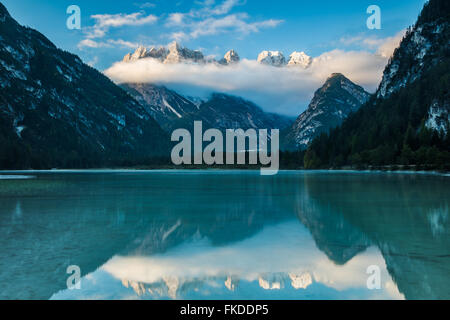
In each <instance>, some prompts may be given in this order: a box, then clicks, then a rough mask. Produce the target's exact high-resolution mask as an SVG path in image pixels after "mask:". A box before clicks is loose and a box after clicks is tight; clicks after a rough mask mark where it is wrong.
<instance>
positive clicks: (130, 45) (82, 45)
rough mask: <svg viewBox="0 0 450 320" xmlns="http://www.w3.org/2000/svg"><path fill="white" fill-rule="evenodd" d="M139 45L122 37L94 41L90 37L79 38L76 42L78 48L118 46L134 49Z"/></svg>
mask: <svg viewBox="0 0 450 320" xmlns="http://www.w3.org/2000/svg"><path fill="white" fill-rule="evenodd" d="M138 46H139V44H138V43H136V42H130V41H125V40H122V39H117V40H116V39H109V40H106V41H95V40H92V39H84V40H81V41H80V43H78V48H79V49H80V50H82V49H84V48H114V47H120V48H130V49H135V48H137V47H138Z"/></svg>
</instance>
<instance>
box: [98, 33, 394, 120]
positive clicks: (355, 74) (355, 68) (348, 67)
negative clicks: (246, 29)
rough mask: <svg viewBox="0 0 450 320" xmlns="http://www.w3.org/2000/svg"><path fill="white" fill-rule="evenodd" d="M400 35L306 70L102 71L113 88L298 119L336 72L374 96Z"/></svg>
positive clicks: (256, 66)
mask: <svg viewBox="0 0 450 320" xmlns="http://www.w3.org/2000/svg"><path fill="white" fill-rule="evenodd" d="M399 37H400V35H398V36H396V37H392V38H387V39H386V41H384V42H382V43H380V45H379V47H378V49H377V51H376V52H375V53H372V52H369V51H364V50H363V51H343V50H333V51H329V52H326V53H323V54H322V55H320V56H318V57H315V58H314V59H313V61H312V64H311V66H310V67H309V68H307V69H303V68H301V67H295V66H286V67H279V68H278V67H272V66H267V65H262V64H260V63H258V62H257V61H255V60H247V59H244V60H242V61H241V62H240V63H238V64H235V65H230V66H221V65H216V64H199V65H197V64H182V63H181V64H163V63H161V62H159V61H157V60H154V59H151V58H148V59H141V60H137V61H134V62H126V63H124V62H118V63H115V64H114V65H113V66H111V67H110V68H109V69H107V70H105V74H106V75H107V76H108V77H110V78H111V79H112V80H113V81H115V82H117V83H125V82H132V83H154V84H161V85H166V86H168V87H169V88H170V87H172V88H174V87H176V88H177V89H178V90H180V91H182V93H184V94H188V95H195V92H196V89H197V92H200V91H202V92H203V93H205V92H213V91H217V92H224V93H229V94H235V95H239V96H242V97H244V98H246V99H249V100H251V101H253V102H255V103H256V104H258V105H260V106H261V107H262V108H263V109H264V110H266V111H269V112H277V113H281V114H286V115H291V116H298V115H299V114H300V113H301V112H302V111H304V110H305V108H306V107H307V106H308V104H309V102H310V100H311V98H312V96H313V94H314V92H315V90H317V89H318V88H319V87H321V86H322V85H323V83H324V81H325V80H326V79H327V78H328V77H329V76H330V75H331V74H332V73H335V72H340V73H342V74H344V75H345V76H346V77H348V78H349V79H350V80H352V81H353V82H355V83H356V84H359V85H361V86H363V87H364V88H365V89H366V90H368V91H369V92H374V91H375V90H376V88H377V86H378V84H379V83H380V81H381V78H382V74H383V70H384V68H385V66H386V64H387V62H388V59H389V57H390V56H391V54H392V52H393V50H394V49H395V47H396V46H397V45H398V43H399V40H400V39H399ZM183 91H184V92H183Z"/></svg>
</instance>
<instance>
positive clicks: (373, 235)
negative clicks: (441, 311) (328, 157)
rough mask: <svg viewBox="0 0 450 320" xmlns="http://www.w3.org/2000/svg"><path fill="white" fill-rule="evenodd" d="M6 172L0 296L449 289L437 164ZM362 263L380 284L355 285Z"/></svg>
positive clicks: (339, 295)
mask: <svg viewBox="0 0 450 320" xmlns="http://www.w3.org/2000/svg"><path fill="white" fill-rule="evenodd" d="M11 176H12V177H11ZM7 178H8V179H7ZM7 178H5V179H1V180H0V197H1V198H2V204H3V205H2V207H1V208H0V217H1V219H2V220H1V221H2V223H1V224H0V232H1V233H2V234H3V235H4V236H3V237H2V238H1V239H0V245H1V246H2V248H3V249H2V251H1V254H0V270H1V272H0V282H1V283H8V285H7V286H4V289H3V290H2V292H1V298H8V299H16V298H31V299H48V298H52V299H429V298H448V297H449V296H448V294H449V293H448V285H449V283H448V278H447V275H448V274H449V271H450V270H449V268H450V263H449V262H450V261H449V255H448V248H449V247H450V243H449V239H450V237H449V234H448V233H449V230H450V228H449V223H450V222H449V212H448V210H449V209H448V208H449V199H450V197H449V188H448V177H446V176H439V175H412V174H382V173H379V174H377V173H352V172H346V173H342V172H341V173H333V172H331V173H330V172H320V171H319V172H315V173H305V172H281V173H280V174H279V175H277V176H274V177H270V178H268V179H267V177H261V176H259V173H258V172H256V171H255V172H253V171H244V172H242V171H195V172H193V171H179V172H167V171H153V172H139V173H138V172H133V171H111V172H107V171H97V172H96V171H94V172H92V171H89V172H82V171H81V172H80V171H79V172H59V173H57V172H48V173H45V172H39V173H32V174H29V175H27V176H21V177H19V178H20V179H15V178H14V173H12V174H10V175H9V176H7ZM225 194H226V197H225V196H224V195H225ZM44 199H45V201H44ZM24 230H27V232H24ZM13 238H14V241H12V240H11V239H13ZM55 239H57V240H58V241H55ZM69 265H78V266H79V267H80V269H81V271H82V280H81V289H80V290H68V289H67V285H66V280H67V278H68V276H69V275H68V274H67V273H66V270H67V267H68V266H69ZM369 266H377V267H378V268H379V270H380V280H381V289H379V290H369V289H368V287H367V281H368V278H369V276H370V275H369V274H367V269H368V267H369ZM17 270H20V273H19V272H17Z"/></svg>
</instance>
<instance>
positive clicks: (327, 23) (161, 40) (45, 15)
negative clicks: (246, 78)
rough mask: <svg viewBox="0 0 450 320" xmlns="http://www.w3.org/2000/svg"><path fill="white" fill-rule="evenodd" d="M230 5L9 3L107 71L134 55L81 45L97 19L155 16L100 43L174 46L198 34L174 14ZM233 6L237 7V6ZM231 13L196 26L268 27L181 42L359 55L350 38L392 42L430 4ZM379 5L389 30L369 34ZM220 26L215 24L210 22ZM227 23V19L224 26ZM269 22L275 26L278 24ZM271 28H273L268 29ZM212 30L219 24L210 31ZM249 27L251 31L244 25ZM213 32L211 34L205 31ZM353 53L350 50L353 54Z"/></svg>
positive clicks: (353, 2) (218, 50)
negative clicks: (72, 15) (75, 25)
mask: <svg viewBox="0 0 450 320" xmlns="http://www.w3.org/2000/svg"><path fill="white" fill-rule="evenodd" d="M225 1H226V0H223V1H221V0H216V1H213V0H206V1H198V0H197V1H187V0H174V1H167V0H150V1H144V0H129V1H106V0H96V1H92V0H89V1H87V0H70V1H65V0H58V1H54V0H52V1H50V0H40V1H35V0H3V1H2V2H3V4H4V5H5V6H6V7H7V8H8V10H9V11H10V13H11V14H12V15H13V17H14V18H15V19H16V20H18V21H19V22H20V23H21V24H24V25H28V26H30V27H33V28H36V29H38V30H39V31H41V32H42V33H44V34H45V35H46V36H47V37H48V38H50V40H52V41H53V42H54V43H56V44H57V45H58V46H59V47H61V48H63V49H65V50H68V51H71V52H74V53H76V54H79V55H80V56H81V57H82V58H83V60H84V61H86V62H95V66H96V67H98V68H99V69H105V68H107V67H109V66H110V65H111V64H112V63H113V62H114V61H117V60H119V59H120V58H122V57H123V55H124V54H126V53H127V52H129V51H132V48H128V47H126V46H124V45H121V44H119V43H118V42H115V44H114V45H113V44H111V43H110V45H108V46H107V47H102V48H88V47H84V48H80V46H79V43H80V41H82V40H83V39H85V38H86V27H92V26H93V25H94V24H95V22H96V20H95V19H93V18H92V16H93V15H104V14H133V13H141V15H140V16H139V18H145V17H147V16H149V15H154V16H155V17H156V18H157V20H156V21H155V22H154V23H148V24H143V25H139V26H127V25H124V26H121V27H116V28H110V29H109V30H108V31H107V33H106V35H105V36H104V37H102V38H97V39H93V40H95V41H105V40H123V41H127V42H130V43H129V44H128V45H131V44H137V43H139V44H143V45H160V44H167V43H169V42H170V41H171V40H172V39H173V36H174V35H173V34H174V33H178V36H180V33H182V32H184V33H187V32H189V31H191V30H192V29H191V28H188V27H187V26H186V25H183V26H176V25H173V26H169V25H168V20H169V19H170V15H171V14H172V13H188V12H199V11H200V10H202V9H204V8H205V7H210V8H211V9H214V8H218V7H219V6H220V5H221V4H223V3H224V2H225ZM229 1H230V0H229ZM230 2H231V4H232V5H231V6H230V8H229V10H227V9H226V8H225V9H223V10H222V12H223V14H217V15H212V14H211V15H208V14H203V15H201V16H200V15H199V17H198V18H195V20H194V21H190V24H191V25H192V24H193V23H196V24H197V26H198V28H200V25H199V23H200V22H201V21H205V20H207V19H215V20H216V21H217V20H220V19H222V18H224V17H230V16H235V17H238V18H237V20H236V21H238V22H241V21H243V22H244V23H246V24H247V27H248V28H251V26H252V25H253V26H254V25H257V24H258V23H260V27H256V29H257V31H248V33H245V32H243V31H242V29H239V28H226V27H224V28H223V30H222V29H220V28H218V29H217V30H215V32H214V31H210V32H209V34H205V35H196V36H194V37H192V36H191V37H185V38H183V37H181V39H180V42H181V43H182V44H183V45H185V46H187V47H190V48H193V49H202V50H203V51H204V53H205V54H211V55H218V56H219V55H223V54H224V53H225V52H226V51H227V50H229V49H231V48H234V49H236V50H237V51H238V53H239V54H240V55H241V56H242V57H247V58H255V56H256V55H257V54H258V53H259V52H260V51H262V50H265V49H267V50H281V51H283V52H285V53H287V54H289V53H290V52H292V51H294V50H298V51H305V52H306V53H308V54H309V55H312V56H317V55H319V54H321V53H322V52H324V51H327V50H331V49H334V48H340V47H342V48H343V49H357V48H358V47H357V44H351V45H350V46H349V45H347V46H345V45H344V44H343V43H340V42H339V39H342V38H351V37H355V36H357V35H364V36H366V37H379V38H384V37H388V36H392V35H394V34H396V33H397V32H398V31H400V30H402V29H404V28H406V27H407V26H409V25H411V24H413V23H414V21H415V20H416V18H417V15H418V13H419V12H420V9H421V8H422V7H423V5H424V3H425V1H424V0H397V1H391V0H389V1H386V0H383V1H379V0H378V1H375V0H370V1H366V0H363V1H361V0H347V1H330V0H321V1H310V0H308V1H301V0H297V1H286V0H278V1H260V0H236V1H230ZM71 4H76V5H78V6H79V7H80V8H81V13H82V27H83V30H81V31H76V30H75V31H71V30H68V29H67V28H66V27H65V22H66V19H67V17H68V15H67V14H66V8H67V7H68V6H69V5H71ZM371 4H376V5H378V6H379V7H380V8H381V10H382V30H368V29H367V28H366V19H367V17H368V14H367V13H366V9H367V7H368V6H369V5H371ZM210 21H211V23H212V20H210ZM222 21H224V20H222ZM269 21H274V23H273V25H270V23H269ZM264 23H266V25H264ZM209 27H211V24H210V25H209ZM244 28H245V26H244ZM205 33H206V32H205ZM348 47H350V48H348Z"/></svg>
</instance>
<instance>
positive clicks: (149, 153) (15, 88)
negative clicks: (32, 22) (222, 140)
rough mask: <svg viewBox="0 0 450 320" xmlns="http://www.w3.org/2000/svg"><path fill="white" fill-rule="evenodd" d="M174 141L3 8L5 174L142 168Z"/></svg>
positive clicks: (0, 93) (0, 157)
mask: <svg viewBox="0 0 450 320" xmlns="http://www.w3.org/2000/svg"><path fill="white" fill-rule="evenodd" d="M169 141H170V138H169V137H168V136H167V135H166V133H165V132H164V131H163V130H162V129H161V128H160V126H159V125H158V124H157V123H156V122H155V120H154V119H153V118H152V117H151V116H150V115H149V113H148V112H147V111H146V110H145V109H144V107H143V106H141V105H140V104H139V103H138V102H137V101H136V100H135V99H133V98H131V97H130V96H129V95H128V94H127V93H126V92H125V91H124V90H122V89H121V88H119V87H118V86H116V85H115V84H114V83H112V82H111V81H110V80H109V79H108V78H107V77H105V76H104V75H103V74H101V73H100V72H98V71H96V70H94V69H93V68H91V67H89V66H88V65H86V64H84V63H83V62H82V61H81V60H80V59H79V58H78V57H77V56H75V55H73V54H70V53H68V52H65V51H62V50H60V49H58V48H56V47H55V45H54V44H52V43H51V42H50V41H49V40H48V39H47V38H46V37H44V36H43V35H42V34H41V33H39V32H37V31H35V30H33V29H30V28H27V27H23V26H21V25H19V24H18V23H17V22H16V21H15V20H14V19H13V18H12V17H11V16H10V15H9V13H8V11H7V9H6V8H5V7H4V6H3V5H2V4H1V3H0V149H1V153H0V168H18V169H20V168H36V169H38V168H52V167H66V168H67V167H91V166H106V165H120V164H127V163H128V164H133V163H145V162H146V161H148V159H149V158H151V157H153V156H157V155H158V156H159V155H167V150H168V143H169Z"/></svg>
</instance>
